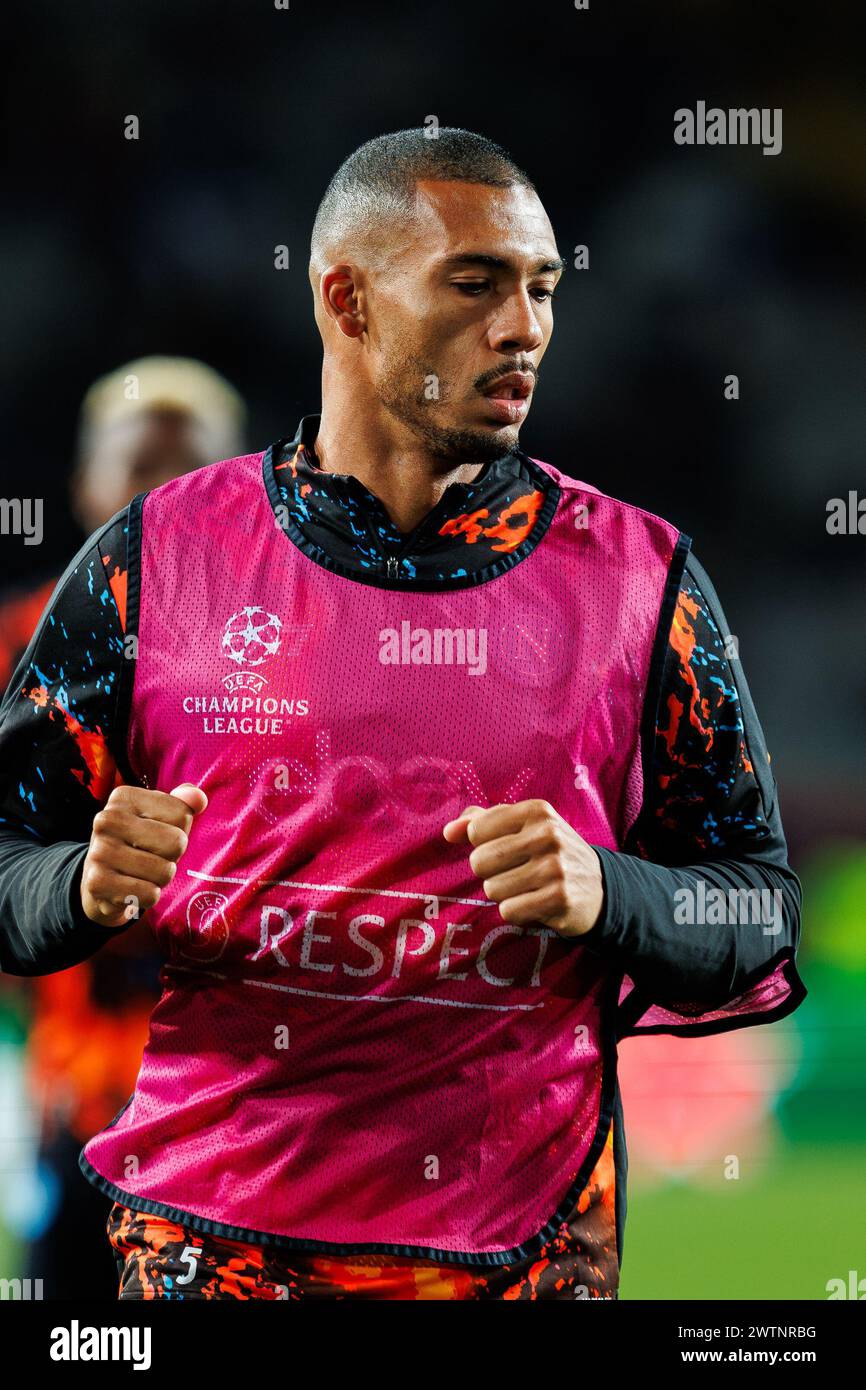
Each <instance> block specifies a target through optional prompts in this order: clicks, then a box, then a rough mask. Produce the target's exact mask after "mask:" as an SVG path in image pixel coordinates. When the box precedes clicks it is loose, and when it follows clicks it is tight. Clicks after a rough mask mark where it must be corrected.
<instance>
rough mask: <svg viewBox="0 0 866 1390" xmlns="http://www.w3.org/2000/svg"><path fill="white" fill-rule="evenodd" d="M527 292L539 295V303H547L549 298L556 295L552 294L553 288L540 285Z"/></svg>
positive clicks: (553, 297)
mask: <svg viewBox="0 0 866 1390" xmlns="http://www.w3.org/2000/svg"><path fill="white" fill-rule="evenodd" d="M529 293H530V294H532V295H541V298H540V299H539V301H538V302H539V304H547V303H548V302H549V300H551V299H555V298H556V295H555V294H554V292H553V290H546V289H544V288H543V287H542V286H540V285H539V286H538V287H537V288H536V289H534V290H530V291H529Z"/></svg>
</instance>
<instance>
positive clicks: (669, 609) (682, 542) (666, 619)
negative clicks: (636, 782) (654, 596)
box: [640, 532, 692, 794]
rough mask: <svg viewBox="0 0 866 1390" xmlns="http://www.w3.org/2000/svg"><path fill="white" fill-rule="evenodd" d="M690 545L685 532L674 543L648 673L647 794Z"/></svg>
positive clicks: (644, 720)
mask: <svg viewBox="0 0 866 1390" xmlns="http://www.w3.org/2000/svg"><path fill="white" fill-rule="evenodd" d="M691 545H692V538H691V536H686V535H685V534H684V533H683V532H680V536H679V540H678V541H677V543H676V545H675V546H674V552H673V555H672V556H671V562H670V565H669V567H668V575H667V579H666V580H665V588H664V594H663V595H662V602H661V608H660V609H659V621H658V627H657V628H656V635H655V639H654V641H653V649H652V655H651V656H650V665H649V674H648V676H647V684H646V692H645V694H644V705H643V712H642V714H641V722H640V746H641V766H642V768H643V784H644V794H646V788H647V787H648V786H649V783H650V778H651V776H652V759H653V750H654V747H655V729H656V720H657V719H658V709H659V701H660V700H661V693H662V679H663V677H664V669H665V657H666V655H667V649H668V637H669V635H670V630H671V624H672V623H673V620H674V613H675V612H676V606H677V598H678V596H679V592H680V584H681V583H682V579H683V572H684V571H685V567H686V560H687V559H688V556H689V551H690V549H691Z"/></svg>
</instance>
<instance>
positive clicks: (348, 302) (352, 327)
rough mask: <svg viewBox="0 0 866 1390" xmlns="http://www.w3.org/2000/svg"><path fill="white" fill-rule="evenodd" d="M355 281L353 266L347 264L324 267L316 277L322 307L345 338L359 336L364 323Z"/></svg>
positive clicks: (360, 293)
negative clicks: (318, 278)
mask: <svg viewBox="0 0 866 1390" xmlns="http://www.w3.org/2000/svg"><path fill="white" fill-rule="evenodd" d="M357 280H358V277H357V271H356V269H355V267H354V266H353V265H349V264H348V263H343V264H340V265H330V266H328V268H327V270H324V271H322V275H321V278H320V280H319V297H320V299H321V303H322V308H323V309H324V311H325V313H326V314H327V315H328V318H330V319H333V321H334V323H335V324H336V325H337V327H338V328H339V330H340V332H341V333H345V335H346V337H347V338H360V336H361V334H362V333H363V332H364V329H365V328H366V326H367V321H366V317H365V314H364V309H363V297H364V296H363V291H362V290H361V289H360V287H359V285H358V283H357Z"/></svg>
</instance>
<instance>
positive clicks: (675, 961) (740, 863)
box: [581, 846, 801, 1005]
mask: <svg viewBox="0 0 866 1390" xmlns="http://www.w3.org/2000/svg"><path fill="white" fill-rule="evenodd" d="M594 848H595V849H596V852H597V854H598V856H599V859H600V860H601V865H602V874H603V877H604V887H605V903H604V908H603V909H602V915H601V917H600V919H599V921H598V922H597V923H596V926H595V927H593V929H592V931H591V932H589V933H587V935H586V936H584V937H583V938H581V941H582V943H583V944H584V945H585V946H586V947H587V949H589V950H592V951H594V952H596V953H597V954H599V955H601V956H602V957H604V958H605V959H606V960H610V961H612V962H615V963H616V966H617V968H618V969H622V970H623V972H624V973H626V974H628V975H630V976H631V978H632V979H633V980H634V982H635V985H637V986H638V988H640V989H641V990H643V991H645V992H646V993H648V994H649V995H651V997H652V998H653V999H655V1000H657V1001H658V1002H660V1003H663V1002H675V1001H678V1000H690V1001H693V1002H695V1003H704V1004H707V1005H714V1004H720V1003H724V1002H725V1001H726V1000H729V999H732V998H734V997H735V996H737V995H739V994H741V993H743V992H744V991H745V990H746V989H747V988H748V987H749V985H750V984H752V983H754V981H755V980H756V979H757V978H760V977H761V976H762V975H763V974H765V973H766V971H767V969H768V968H769V966H770V963H771V962H772V961H773V959H774V958H775V957H777V956H778V955H779V953H780V952H781V951H782V950H784V949H785V948H791V949H795V948H796V946H797V943H798V940H799V931H800V901H801V890H800V882H799V879H798V878H797V876H796V874H795V873H794V872H793V870H792V869H791V868H790V867H789V866H788V865H787V864H785V863H782V864H776V863H772V862H770V861H768V860H765V859H747V860H744V859H733V858H730V859H715V860H713V861H711V862H707V863H699V864H693V865H684V866H678V867H676V868H668V867H666V866H664V865H661V864H653V863H650V862H648V861H647V860H644V859H640V858H637V857H636V856H635V855H631V854H620V853H616V852H615V851H613V850H609V849H603V848H599V847H598V846H595V847H594ZM744 894H747V895H748V896H743V895H744Z"/></svg>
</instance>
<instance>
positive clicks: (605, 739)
mask: <svg viewBox="0 0 866 1390" xmlns="http://www.w3.org/2000/svg"><path fill="white" fill-rule="evenodd" d="M535 462H538V461H535ZM539 466H540V467H542V468H544V469H545V470H546V471H547V473H548V474H549V475H550V476H551V477H552V478H553V480H554V482H555V483H556V484H557V486H558V488H559V489H560V495H559V501H558V505H557V509H556V512H555V514H554V516H553V520H552V522H551V523H550V526H549V528H548V530H547V532H546V534H545V535H544V537H543V539H542V540H541V542H540V543H539V544H538V545H537V546H536V548H535V549H534V550H532V551H531V552H530V553H529V554H528V555H526V556H525V557H524V558H523V559H521V560H520V561H519V563H517V564H516V565H514V566H513V567H512V568H511V569H510V570H508V571H507V572H506V573H504V574H501V575H499V576H498V577H497V578H494V579H491V580H489V581H488V582H486V583H481V584H477V585H475V586H474V587H471V588H467V589H458V590H451V591H449V592H447V593H437V592H417V591H411V592H410V591H400V590H394V589H385V588H378V587H375V586H372V585H369V584H364V583H361V582H358V581H355V580H351V579H348V578H345V577H342V576H339V575H335V574H332V573H331V572H329V571H328V570H326V569H325V568H323V567H322V566H320V565H318V564H317V563H315V561H313V560H311V559H310V558H308V557H307V556H306V555H305V554H303V553H302V551H301V550H300V549H298V548H297V547H296V546H295V545H294V544H293V543H292V541H291V540H290V538H289V537H288V536H287V535H286V534H285V532H284V531H283V530H282V529H281V528H280V526H279V525H278V524H277V523H276V520H275V516H274V512H273V509H272V507H271V504H270V501H269V499H268V496H267V493H266V490H265V487H264V484H263V480H262V455H261V454H257V455H251V456H244V457H242V458H238V459H231V460H228V461H225V462H222V463H219V464H214V465H212V466H211V467H209V468H204V469H201V470H199V471H198V472H195V473H192V474H188V475H186V476H184V477H182V478H179V479H176V480H174V481H172V482H170V483H168V484H166V485H165V486H163V487H160V488H157V489H156V490H155V491H153V492H151V493H149V494H148V495H147V497H146V498H145V500H144V503H143V510H142V548H141V592H140V611H139V641H138V658H137V662H136V670H135V684H134V692H133V702H132V719H131V725H130V735H129V745H128V756H129V760H130V764H131V767H132V769H133V770H134V772H135V773H136V775H137V776H138V777H139V778H140V779H142V780H143V781H145V783H146V785H148V786H150V787H153V788H157V789H160V790H163V791H169V790H171V789H172V788H173V787H174V786H176V785H177V784H178V783H179V782H182V781H186V782H193V783H195V784H197V785H199V786H201V787H203V788H204V790H205V791H206V792H207V795H208V798H209V804H208V807H207V809H206V811H205V812H204V813H203V814H201V815H200V816H199V817H197V819H196V821H195V823H194V825H193V828H192V832H191V836H190V841H189V847H188V849H187V852H186V854H185V855H184V856H183V858H182V859H181V861H180V863H179V866H178V872H177V874H176V876H175V878H174V880H173V882H172V883H171V884H170V885H169V886H168V887H166V888H165V889H163V891H162V895H161V897H160V900H159V902H158V903H157V904H156V906H155V907H153V908H151V909H150V910H149V911H148V913H147V920H149V921H150V924H151V926H152V928H153V930H154V932H155V934H156V936H157V939H158V942H159V945H160V947H161V949H162V950H163V952H164V954H165V959H166V964H165V968H164V972H163V980H164V990H163V994H162V997H161V999H160V1000H159V1002H158V1004H157V1005H156V1007H155V1009H154V1012H153V1015H152V1019H151V1025H150V1034H149V1039H148V1043H147V1046H146V1049H145V1052H144V1056H143V1060H142V1066H141V1071H140V1074H139V1077H138V1081H137V1084H136V1089H135V1093H134V1095H133V1097H132V1099H131V1101H130V1102H129V1104H128V1105H127V1107H126V1108H125V1110H124V1111H123V1112H122V1113H121V1115H120V1116H119V1117H118V1118H117V1119H116V1121H115V1122H114V1123H113V1124H112V1126H110V1127H109V1128H107V1129H106V1130H104V1131H102V1132H101V1133H100V1134H98V1135H96V1136H95V1138H93V1139H92V1140H91V1141H90V1142H89V1144H88V1145H87V1146H86V1148H85V1150H84V1157H85V1159H86V1160H87V1162H88V1163H89V1164H90V1165H92V1168H93V1169H94V1170H95V1172H96V1173H97V1174H98V1175H101V1176H102V1177H103V1178H104V1179H106V1180H107V1181H108V1182H110V1183H111V1184H114V1185H116V1187H117V1188H118V1189H119V1190H120V1191H121V1192H122V1193H123V1194H124V1196H125V1198H128V1199H129V1200H133V1199H134V1200H135V1201H137V1202H138V1205H140V1206H145V1209H150V1210H154V1211H160V1212H164V1213H168V1214H173V1215H175V1216H180V1215H183V1216H184V1217H188V1216H192V1217H194V1218H195V1219H196V1220H197V1221H198V1222H199V1224H200V1226H201V1227H202V1228H203V1229H204V1228H209V1229H214V1230H218V1231H222V1232H223V1233H226V1234H229V1235H230V1236H236V1237H237V1238H243V1237H247V1238H248V1237H250V1236H255V1235H256V1234H261V1233H266V1234H267V1235H269V1236H275V1237H277V1238H280V1239H282V1240H284V1241H286V1242H288V1243H293V1242H295V1243H298V1244H301V1245H304V1246H306V1247H310V1248H322V1249H333V1250H334V1251H337V1250H341V1249H353V1250H360V1249H383V1250H387V1251H391V1252H393V1253H404V1254H419V1255H427V1256H435V1257H438V1258H446V1259H449V1258H450V1259H453V1260H457V1261H459V1260H460V1259H466V1260H473V1259H474V1260H475V1261H476V1262H480V1263H484V1262H485V1261H486V1262H491V1263H493V1262H497V1263H499V1262H504V1260H506V1259H507V1258H509V1256H513V1254H514V1252H515V1251H518V1250H522V1249H527V1248H531V1243H532V1241H533V1240H539V1239H540V1238H541V1237H543V1235H544V1234H545V1232H548V1233H549V1232H550V1231H552V1230H553V1229H555V1226H556V1224H557V1221H558V1220H559V1219H561V1217H562V1215H563V1214H564V1213H565V1212H567V1211H568V1209H569V1207H570V1205H572V1204H573V1202H574V1200H575V1199H576V1198H577V1196H578V1195H579V1193H580V1191H581V1189H582V1185H583V1184H584V1183H585V1182H586V1179H587V1177H588V1175H589V1173H590V1172H591V1171H592V1167H593V1165H594V1163H595V1161H596V1159H597V1158H598V1155H599V1153H600V1151H601V1147H602V1145H603V1143H604V1138H605V1136H606V1133H607V1130H608V1128H609V1125H610V1115H611V1105H612V1099H613V1087H614V1081H615V1044H614V1043H613V1042H612V1040H611V1029H610V1026H609V1019H608V1017H607V1013H606V1011H607V1010H608V1009H614V1008H615V1007H616V1004H617V999H618V991H619V987H620V984H621V976H615V975H612V974H611V973H610V967H609V966H608V965H606V964H605V963H603V962H602V961H600V960H599V959H598V958H596V957H594V956H593V955H592V953H590V952H589V951H585V950H583V949H582V948H581V946H580V944H579V941H577V940H574V939H571V940H567V939H563V938H561V937H559V936H558V935H557V934H556V933H555V932H553V931H552V930H550V929H549V928H547V927H545V926H543V925H542V924H541V923H535V924H531V925H528V926H523V927H517V926H513V925H509V924H507V923H505V922H503V921H502V918H501V917H500V914H499V910H498V906H497V904H495V903H492V902H491V901H490V900H489V899H488V898H487V897H486V896H485V893H484V890H483V887H482V883H481V881H480V880H479V879H478V878H477V877H476V876H475V875H473V873H472V871H471V869H470V867H469V862H468V860H469V854H470V852H471V849H472V846H471V845H470V844H469V843H468V842H467V843H465V844H460V845H451V844H448V843H447V842H446V841H445V840H444V839H443V837H442V827H443V825H444V824H445V822H446V821H447V820H449V819H451V818H453V817H454V816H456V815H457V814H458V813H459V812H460V811H461V810H462V809H463V808H464V807H465V806H466V805H468V804H478V805H481V806H493V805H495V804H497V803H501V802H513V801H522V800H525V799H528V798H543V799H545V800H547V801H549V802H550V803H551V804H552V805H553V806H554V807H555V808H556V810H557V811H558V812H559V813H560V815H562V816H563V817H564V818H565V819H566V820H567V821H568V822H569V823H570V824H571V825H573V826H574V827H575V829H576V830H578V831H579V833H580V834H581V835H582V836H584V838H585V839H587V840H588V841H589V842H590V843H594V844H598V845H603V846H606V847H608V848H611V849H616V848H618V847H620V846H621V845H622V843H623V840H624V837H625V835H626V833H627V831H628V828H629V826H630V825H631V824H632V822H633V820H634V818H635V816H636V815H637V812H638V810H639V808H640V804H641V798H642V791H643V788H642V781H641V758H640V738H639V725H640V717H641V709H642V703H643V695H644V690H645V686H646V682H647V677H648V669H649V663H650V655H651V649H652V644H653V639H654V636H655V632H656V627H657V624H658V619H659V610H660V606H661V603H662V598H663V593H664V586H665V581H666V577H667V573H668V567H669V565H670V561H671V556H672V553H673V550H674V547H675V544H676V541H677V537H678V532H677V531H676V530H675V529H674V528H673V527H671V526H669V525H668V524H666V523H665V522H663V521H661V520H660V519H659V518H657V517H654V516H651V515H649V514H647V513H644V512H642V511H640V510H638V509H637V508H633V507H629V506H626V505H624V504H622V503H620V502H617V501H615V500H614V499H612V498H608V497H605V496H604V495H602V494H601V493H598V492H597V491H596V490H595V489H592V488H590V487H587V486H585V485H583V484H581V483H578V482H577V481H575V480H574V479H571V478H569V477H567V476H565V475H563V474H561V473H559V472H558V471H557V470H556V469H554V468H552V467H551V466H550V465H547V464H539ZM237 1233H240V1236H237Z"/></svg>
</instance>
